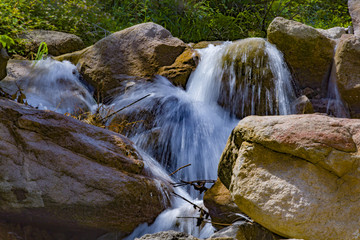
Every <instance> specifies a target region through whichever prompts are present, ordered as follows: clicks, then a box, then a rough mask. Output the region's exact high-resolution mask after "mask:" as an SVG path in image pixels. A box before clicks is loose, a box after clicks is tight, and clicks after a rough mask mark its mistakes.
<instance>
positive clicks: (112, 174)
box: [0, 98, 169, 239]
mask: <svg viewBox="0 0 360 240" xmlns="http://www.w3.org/2000/svg"><path fill="white" fill-rule="evenodd" d="M148 164H149V160H146V159H143V158H142V156H141V155H140V154H139V152H138V151H137V150H136V149H135V147H134V146H133V143H132V142H131V141H130V140H128V139H127V138H125V137H123V136H122V135H119V134H116V133H114V132H111V131H108V130H105V129H102V128H99V127H95V126H92V125H88V124H85V123H82V122H80V121H78V120H75V119H73V118H71V117H66V116H64V115H61V114H57V113H54V112H50V111H41V110H36V109H30V108H28V107H26V106H24V105H20V104H17V103H14V102H12V101H10V100H7V99H4V98H0V219H1V220H2V221H7V222H10V223H14V224H23V225H31V226H35V227H40V228H43V229H55V230H57V231H60V232H63V233H66V232H83V233H84V234H85V233H86V235H87V236H90V237H88V238H86V239H95V238H96V237H98V236H99V234H102V233H106V232H108V231H116V232H118V234H119V236H121V235H124V234H128V233H130V232H132V231H133V230H134V229H135V227H136V226H137V225H139V224H140V223H144V222H147V223H150V222H152V221H153V220H154V219H155V217H156V216H157V215H158V214H159V213H160V212H162V211H163V210H164V209H165V208H166V207H167V205H168V204H169V200H168V199H167V197H166V196H167V194H165V193H166V192H167V191H168V190H167V189H169V187H168V184H167V181H164V180H162V178H161V177H160V176H159V175H158V174H153V173H152V170H151V169H149V165H148Z"/></svg>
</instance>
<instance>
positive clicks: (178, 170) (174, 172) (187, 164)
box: [169, 163, 191, 177]
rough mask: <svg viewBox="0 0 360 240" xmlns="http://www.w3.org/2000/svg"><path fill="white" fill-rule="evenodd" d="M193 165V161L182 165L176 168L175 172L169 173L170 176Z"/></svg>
mask: <svg viewBox="0 0 360 240" xmlns="http://www.w3.org/2000/svg"><path fill="white" fill-rule="evenodd" d="M189 166H191V163H189V164H187V165H185V166H182V167H179V168H178V169H176V170H175V171H174V172H172V173H171V174H169V176H170V177H171V176H172V175H174V174H175V173H177V172H178V171H180V170H181V169H183V168H186V167H189Z"/></svg>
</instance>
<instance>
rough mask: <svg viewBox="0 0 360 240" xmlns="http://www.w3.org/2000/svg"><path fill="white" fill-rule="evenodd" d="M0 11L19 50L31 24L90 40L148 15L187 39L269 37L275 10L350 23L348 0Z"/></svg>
mask: <svg viewBox="0 0 360 240" xmlns="http://www.w3.org/2000/svg"><path fill="white" fill-rule="evenodd" d="M0 15H1V16H2V17H1V18H0V34H4V35H7V36H9V37H11V38H13V39H15V43H16V44H15V46H16V47H15V51H17V52H20V53H21V48H22V46H23V45H22V44H23V42H22V41H21V40H20V39H19V36H20V34H21V33H22V32H23V31H26V30H29V29H45V30H58V31H63V32H68V33H73V34H76V35H78V36H80V37H81V38H82V39H83V40H84V42H85V43H86V44H87V45H90V44H92V43H94V42H95V41H97V40H99V39H101V38H103V37H105V36H106V35H108V34H110V33H111V32H115V31H119V30H122V29H124V28H127V27H130V26H132V25H135V24H138V23H143V22H149V21H152V22H155V23H158V24H160V25H162V26H164V27H165V28H167V29H168V30H169V31H170V32H171V33H172V34H173V35H174V36H176V37H179V38H181V39H182V40H184V41H186V42H199V41H201V40H235V39H240V38H245V37H255V36H258V37H265V36H266V29H267V27H268V25H269V23H270V22H271V21H272V20H273V19H274V18H275V17H277V16H282V17H285V18H288V19H294V20H297V21H300V22H303V23H306V24H309V25H311V26H314V27H320V28H325V29H326V28H330V27H335V26H344V27H347V26H348V25H350V24H351V18H350V16H349V13H348V10H347V1H346V0H333V1H328V0H132V1H130V0H2V1H0ZM0 41H1V40H0Z"/></svg>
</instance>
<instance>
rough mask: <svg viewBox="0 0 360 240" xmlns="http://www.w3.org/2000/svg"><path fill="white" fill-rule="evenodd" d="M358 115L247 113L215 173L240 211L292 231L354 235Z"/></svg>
mask: <svg viewBox="0 0 360 240" xmlns="http://www.w3.org/2000/svg"><path fill="white" fill-rule="evenodd" d="M359 127H360V121H359V120H355V119H338V118H330V117H326V116H322V115H315V114H314V115H290V116H272V117H270V116H269V117H258V116H251V117H247V118H245V119H243V120H241V121H240V122H239V125H238V126H237V127H236V128H235V129H234V131H233V133H232V134H231V136H230V138H229V141H228V143H227V146H226V148H225V151H224V153H223V155H222V157H221V162H220V165H219V169H218V174H219V177H220V179H221V181H222V182H223V183H224V184H225V186H227V187H228V188H229V190H230V192H231V195H232V197H233V198H234V200H235V203H236V204H237V205H238V207H239V208H240V210H242V211H243V212H244V213H246V214H247V215H249V216H250V217H251V218H252V219H254V221H256V222H258V223H259V224H261V225H263V226H264V227H266V228H268V229H269V230H271V231H272V232H275V233H278V234H279V235H282V236H285V237H290V238H304V239H320V240H321V239H334V240H335V239H359V234H360V233H359V228H358V226H359V223H360V220H359V219H360V218H359V215H358V214H357V213H358V212H359V209H358V208H359V206H360V188H359V186H360V185H359V183H360V172H359V169H360V168H359V164H360V162H359V160H360V157H359V152H358V148H359V145H360V132H359V129H360V128H359Z"/></svg>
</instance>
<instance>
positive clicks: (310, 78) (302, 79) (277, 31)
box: [267, 17, 335, 94]
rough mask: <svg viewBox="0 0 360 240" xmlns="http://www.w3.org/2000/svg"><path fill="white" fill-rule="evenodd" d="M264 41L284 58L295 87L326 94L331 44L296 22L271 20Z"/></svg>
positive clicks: (331, 52) (332, 47) (312, 29)
mask: <svg viewBox="0 0 360 240" xmlns="http://www.w3.org/2000/svg"><path fill="white" fill-rule="evenodd" d="M267 33H268V40H269V42H270V43H273V44H275V45H276V47H277V48H278V49H279V50H280V51H281V52H282V53H283V54H284V58H285V61H286V62H287V63H288V65H289V67H290V69H291V70H292V73H293V75H294V76H295V78H296V79H297V80H298V84H299V87H300V88H301V89H304V88H306V87H310V88H312V89H314V90H316V91H317V94H319V93H321V88H322V89H323V92H322V93H323V94H326V91H327V89H326V86H327V80H328V78H329V74H330V70H331V64H332V59H333V56H334V47H335V42H334V41H332V40H331V39H329V38H327V37H326V36H324V35H323V34H322V33H320V32H319V31H317V30H316V29H315V28H313V27H310V26H307V25H304V24H302V23H299V22H295V21H291V20H286V19H284V18H281V17H277V18H275V19H274V20H273V21H272V22H271V24H270V25H269V28H268V30H267Z"/></svg>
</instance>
